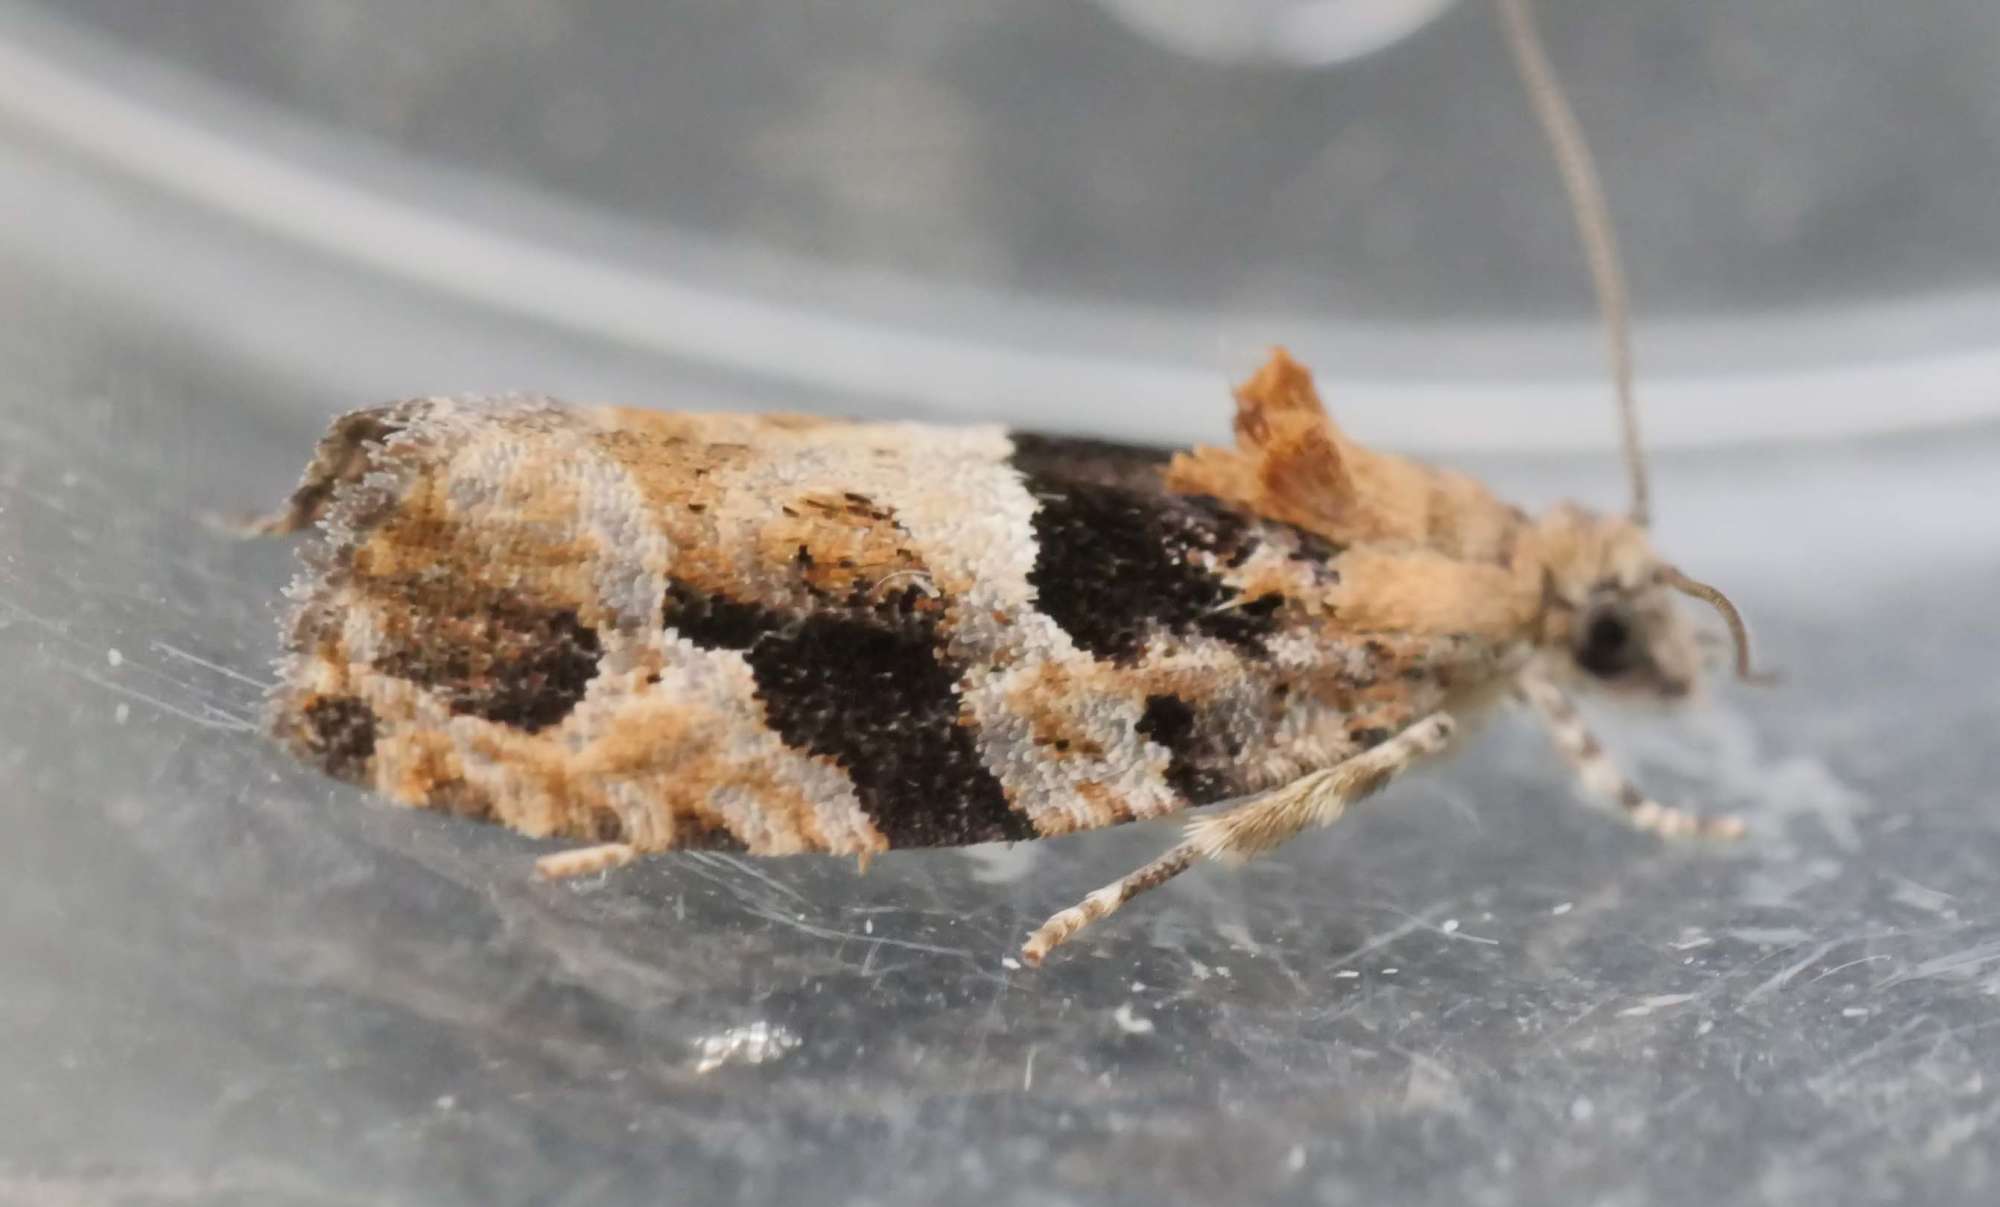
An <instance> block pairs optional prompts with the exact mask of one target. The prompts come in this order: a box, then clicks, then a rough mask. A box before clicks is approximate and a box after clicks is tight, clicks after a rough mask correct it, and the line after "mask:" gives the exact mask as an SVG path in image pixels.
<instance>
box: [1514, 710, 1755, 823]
mask: <svg viewBox="0 0 2000 1207" xmlns="http://www.w3.org/2000/svg"><path fill="white" fill-rule="evenodd" d="M1514 695H1515V698H1517V699H1519V700H1521V701H1523V702H1525V703H1526V704H1527V705H1528V707H1530V708H1532V709H1534V711H1535V715H1536V716H1537V717H1539V718H1540V719H1541V722H1542V728H1543V729H1545V730H1547V731H1548V735H1549V741H1550V742H1552V743H1554V745H1555V748H1556V751H1557V753H1559V754H1561V755H1562V756H1563V761H1564V762H1566V763H1568V764H1569V767H1570V770H1571V771H1573V772H1575V773H1576V778H1577V780H1578V781H1579V782H1581V783H1582V785H1583V788H1584V791H1586V792H1588V793H1590V794H1591V795H1593V796H1597V797H1601V798H1603V799H1605V800H1610V801H1615V802H1617V804H1618V807H1619V808H1620V809H1622V810H1623V811H1624V814H1625V817H1626V819H1627V820H1628V821H1630V822H1631V823H1632V824H1633V825H1635V826H1637V827H1639V828H1640V829H1641V830H1650V831H1652V832H1653V833H1655V834H1660V835H1664V836H1665V837H1668V838H1740V837H1742V835H1743V821H1742V819H1741V818H1736V817H1728V816H1723V817H1704V816H1702V815H1700V814H1698V813H1690V812H1688V811H1687V810H1685V809H1676V808H1674V807H1673V806H1672V805H1663V804H1661V803H1660V802H1658V801H1656V800H1654V799H1653V798H1652V797H1650V796H1647V795H1646V793H1645V790H1644V789H1642V788H1640V787H1639V786H1638V785H1637V784H1635V783H1633V782H1632V780H1631V779H1630V778H1629V777H1628V776H1627V775H1626V774H1625V773H1624V772H1623V771H1621V770H1619V768H1618V764H1617V763H1615V762H1613V761H1612V759H1611V756H1610V755H1609V754H1608V753H1606V752H1605V749H1604V746H1603V744H1602V743H1600V742H1599V741H1598V740H1597V737H1596V735H1594V734H1592V733H1591V732H1590V727H1589V726H1588V725H1586V724H1584V720H1583V718H1582V717H1581V716H1579V715H1578V714H1577V711H1576V706H1575V705H1573V704H1571V703H1570V701H1569V697H1568V696H1566V695H1564V694H1563V691H1562V689H1561V688H1559V687H1557V686H1556V685H1555V684H1554V683H1551V682H1549V680H1547V679H1545V678H1543V677H1542V676H1540V675H1535V674H1523V675H1521V676H1519V677H1518V678H1516V679H1515V681H1514Z"/></svg>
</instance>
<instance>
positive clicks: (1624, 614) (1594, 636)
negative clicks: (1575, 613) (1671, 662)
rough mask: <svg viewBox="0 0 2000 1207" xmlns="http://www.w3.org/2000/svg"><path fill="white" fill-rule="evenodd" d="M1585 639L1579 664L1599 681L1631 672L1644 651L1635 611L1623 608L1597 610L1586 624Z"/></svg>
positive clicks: (1579, 647)
mask: <svg viewBox="0 0 2000 1207" xmlns="http://www.w3.org/2000/svg"><path fill="white" fill-rule="evenodd" d="M1582 633H1583V639H1582V641H1581V642H1579V643H1578V645H1577V647H1576V664H1577V665H1578V666H1580V667H1582V668H1583V669H1584V670H1587V671H1589V672H1590V673H1591V674H1593V675H1596V676H1598V677H1599V678H1604V679H1608V678H1610V677H1611V676H1613V675H1617V674H1621V673H1623V672H1625V671H1629V670H1631V669H1632V668H1633V667H1634V666H1636V665H1638V663H1639V658H1640V654H1641V652H1642V649H1643V647H1642V646H1641V644H1640V642H1639V632H1638V625H1637V624H1636V623H1635V622H1634V620H1633V617H1632V612H1631V609H1629V608H1627V607H1625V606H1624V605H1622V604H1605V605H1602V606H1600V607H1597V608H1593V609H1592V610H1591V611H1590V612H1589V613H1588V614H1587V615H1586V616H1585V617H1584V621H1583V630H1582Z"/></svg>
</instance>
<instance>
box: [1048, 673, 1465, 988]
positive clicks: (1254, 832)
mask: <svg viewBox="0 0 2000 1207" xmlns="http://www.w3.org/2000/svg"><path fill="white" fill-rule="evenodd" d="M1456 728H1457V725H1456V724H1455V723H1454V722H1453V721H1452V719H1451V717H1450V716H1448V715H1446V714H1444V713H1433V714H1431V715H1430V716H1427V717H1425V718H1423V719H1422V720H1420V721H1418V722H1416V723H1415V724H1413V725H1411V726H1410V727H1409V728H1407V729H1405V730H1403V731H1402V732H1401V733H1399V734H1397V735H1396V736H1395V737H1393V738H1390V739H1389V740H1388V741H1386V742H1384V743H1382V744H1381V745H1379V746H1376V747H1374V748H1373V749H1371V750H1366V751H1363V752H1362V753H1360V754H1357V755H1355V756H1354V757H1353V758H1351V759H1348V760H1347V761H1346V762H1344V763H1341V764H1339V765H1337V766H1334V767H1328V768H1326V769H1324V770H1321V771H1315V772H1312V773H1311V774H1308V775H1303V776H1300V777H1299V778H1298V779H1295V780H1293V781H1292V782H1291V783H1289V784H1286V785H1284V786H1283V787H1281V788H1274V789H1272V790H1271V791H1269V792H1266V793H1264V794H1263V795H1261V796H1258V797H1255V798H1253V799H1251V800H1249V801H1246V802H1244V803H1243V804H1240V805H1238V806H1236V807H1235V808H1233V809H1229V810H1227V811H1225V812H1222V813H1218V814H1215V815H1214V816H1212V817H1203V818H1199V819H1197V820H1195V821H1193V822H1190V823H1189V824H1188V827H1187V831H1186V837H1185V838H1183V839H1182V840H1181V842H1180V843H1179V844H1178V845H1176V846H1175V847H1173V848H1172V849H1171V850H1169V851H1168V852H1167V853H1166V854H1164V855H1162V856H1160V857H1159V858H1158V859H1155V860H1154V861H1153V862H1151V863H1149V864H1147V865H1146V866H1144V867H1142V868H1140V869H1139V870H1138V871H1136V872H1133V873H1131V874H1130V875H1127V876H1125V877H1123V878H1122V879H1119V880H1116V881H1113V882H1112V883H1110V884H1107V885H1105V886H1104V887H1103V888H1101V889H1098V890H1097V891H1096V892H1094V893H1092V894H1090V895H1089V896H1088V897H1085V898H1084V899H1083V900H1082V901H1080V902H1078V903H1077V904H1075V905H1073V906H1071V907H1070V908H1068V909H1066V910H1063V911H1062V912H1061V913H1059V914H1056V915H1055V916H1054V917H1052V918H1050V919H1049V920H1048V921H1047V922H1044V923H1042V925H1041V926H1040V927H1039V928H1038V929H1037V930H1036V931H1035V933H1034V934H1032V935H1029V936H1028V941H1027V942H1026V943H1025V944H1023V945H1022V947H1021V958H1022V959H1023V960H1025V961H1027V962H1028V964H1029V965H1030V966H1036V965H1039V964H1041V962H1042V960H1043V958H1044V957H1046V956H1047V955H1048V954H1049V952H1050V951H1051V950H1052V949H1054V948H1056V947H1058V946H1060V945H1061V944H1062V943H1064V942H1065V941H1067V940H1068V939H1069V938H1070V937H1071V936H1073V935H1075V934H1076V932H1078V931H1080V930H1082V929H1083V928H1084V927H1086V926H1088V925H1090V924H1091V923H1092V922H1096V921H1099V920H1101V919H1103V918H1106V917H1108V916H1110V915H1111V914H1113V913H1116V912H1117V910H1118V908H1119V907H1120V906H1122V905H1124V904H1125V903H1126V902H1127V901H1130V900H1131V899H1132V898H1134V897H1136V896H1138V895H1139V894H1140V893H1143V892H1145V891H1146V890H1147V889H1151V888H1157V887H1159V886H1160V885H1162V884H1165V883H1166V882H1167V881H1169V880H1172V879H1173V878H1174V877H1175V876H1178V875H1180V874H1181V873H1182V872H1185V871H1186V870H1188V868H1190V867H1192V866H1194V864H1195V861H1197V860H1200V859H1222V860H1232V861H1234V860H1243V859H1248V858H1250V857H1251V856H1253V855H1261V854H1262V853H1264V852H1265V851H1269V850H1271V849H1273V848H1275V847H1278V846H1281V845H1283V844H1284V843H1285V842H1287V841H1288V840H1290V839H1292V838H1294V837H1296V836H1297V835H1298V833H1299V831H1301V830H1304V829H1305V828H1306V827H1308V826H1326V825H1332V824H1333V823H1334V822H1335V821H1337V820H1339V818H1340V815H1341V814H1342V813H1345V812H1346V811H1347V807H1348V806H1349V805H1351V804H1353V803H1354V802H1355V801H1358V800H1360V799H1362V798H1363V797H1365V796H1368V795H1370V794H1371V793H1374V792H1377V791H1380V790H1381V789H1382V788H1383V787H1384V786H1385V785H1387V784H1388V782H1389V781H1390V780H1392V779H1394V778H1395V777H1396V776H1397V775H1399V774H1400V773H1402V772H1403V771H1404V770H1406V769H1407V768H1408V767H1410V765H1411V764H1413V763H1415V762H1417V761H1418V760H1419V759H1422V758H1423V757H1424V756H1426V755H1431V754H1436V753H1438V752H1439V751H1441V750H1443V749H1444V748H1445V746H1446V745H1447V744H1448V743H1449V742H1450V741H1451V736H1452V733H1453V732H1454V731H1455V730H1456Z"/></svg>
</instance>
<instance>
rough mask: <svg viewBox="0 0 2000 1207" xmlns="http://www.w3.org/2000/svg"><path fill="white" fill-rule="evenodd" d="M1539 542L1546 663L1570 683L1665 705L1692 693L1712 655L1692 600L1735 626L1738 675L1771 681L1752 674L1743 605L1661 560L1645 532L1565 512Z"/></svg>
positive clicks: (1540, 531) (1552, 518) (1622, 522)
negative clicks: (1690, 610) (1688, 603)
mask: <svg viewBox="0 0 2000 1207" xmlns="http://www.w3.org/2000/svg"><path fill="white" fill-rule="evenodd" d="M1537 535H1538V536H1539V537H1540V538H1541V544H1542V550H1543V567H1544V574H1543V588H1542V590H1543V599H1542V626H1541V634H1540V645H1541V647H1542V659H1543V662H1544V663H1545V664H1546V665H1547V667H1548V669H1550V670H1552V671H1555V672H1557V673H1559V674H1560V676H1561V677H1562V678H1564V679H1567V680H1569V681H1571V682H1574V683H1579V684H1585V685H1591V686H1598V687H1603V688H1607V689H1610V690H1613V691H1618V692H1621V693H1625V694H1630V695H1640V696H1651V697H1654V698H1658V699H1665V700H1673V699H1679V698H1681V697H1684V696H1687V695H1689V694H1691V693H1692V692H1693V691H1694V690H1695V688H1696V687H1697V686H1698V684H1699V682H1700V679H1701V671H1702V662H1703V654H1704V652H1705V650H1704V643H1703V640H1702V634H1701V632H1700V631H1699V630H1697V629H1696V628H1695V626H1694V624H1693V623H1692V622H1691V620H1690V619H1689V617H1688V615H1687V611H1686V608H1685V606H1684V601H1685V600H1686V599H1688V598H1693V599H1696V600H1699V601H1700V602H1702V603H1705V604H1707V605H1708V606H1710V607H1711V608H1713V609H1714V610H1715V612H1716V614H1717V615H1718V616H1720V617H1721V619H1722V621H1723V624H1724V625H1725V626H1726V627H1727V628H1728V630H1729V638H1730V641H1731V643H1732V645H1733V646H1734V651H1735V663H1736V673H1737V675H1738V677H1740V678H1743V679H1747V680H1759V679H1762V678H1763V676H1761V675H1759V674H1757V673H1756V672H1754V671H1753V670H1752V669H1751V662H1750V634H1749V631H1748V629H1746V628H1745V626H1744V624H1743V617H1742V615H1741V614H1740V613H1738V612H1737V610H1736V605H1734V604H1732V603H1731V602H1729V597H1728V596H1726V595H1724V594H1723V593H1722V592H1721V591H1718V590H1716V589H1715V588H1714V587H1711V586H1709V585H1708V584H1706V583H1703V582H1698V581H1696V580H1695V579H1692V578H1689V577H1688V576H1687V575H1686V574H1683V573H1682V572H1681V571H1680V570H1679V569H1678V568H1676V567H1675V566H1673V565H1672V564H1670V563H1668V562H1666V561H1664V560H1663V559H1661V558H1660V556H1659V555H1658V554H1656V553H1655V552H1654V551H1653V547H1652V543H1651V542H1650V541H1648V540H1647V538H1646V530H1645V529H1644V528H1643V527H1641V526H1640V525H1638V524H1636V523H1634V522H1633V521H1632V520H1630V519H1626V518H1623V517H1615V516H1599V515H1594V514H1591V513H1590V512H1587V511H1585V510H1583V509H1582V508H1579V507H1574V506H1564V507H1560V508H1557V509H1556V510H1555V511H1554V512H1552V513H1550V515H1549V516H1548V517H1546V518H1545V519H1544V520H1543V521H1542V522H1541V523H1540V524H1539V525H1537Z"/></svg>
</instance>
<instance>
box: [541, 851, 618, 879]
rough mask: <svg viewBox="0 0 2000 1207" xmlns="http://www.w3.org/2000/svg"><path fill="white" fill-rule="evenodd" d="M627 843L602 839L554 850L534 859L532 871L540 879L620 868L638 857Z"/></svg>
mask: <svg viewBox="0 0 2000 1207" xmlns="http://www.w3.org/2000/svg"><path fill="white" fill-rule="evenodd" d="M638 854H639V852H638V850H637V848H635V847H633V846H632V844H631V843H629V842H605V843H599V844H598V845H596V846H594V847H577V848H575V849H574V850H569V851H557V852H556V853H555V854H553V855H544V856H542V857H541V858H540V859H537V860H535V874H536V875H538V876H540V877H541V878H542V879H544V880H568V879H571V878H573V877H576V876H588V875H591V874H592V873H595V872H604V871H609V870H610V869H612V868H622V867H624V866H625V865H626V864H628V863H630V862H632V860H633V859H634V858H636V857H637V856H638Z"/></svg>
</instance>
